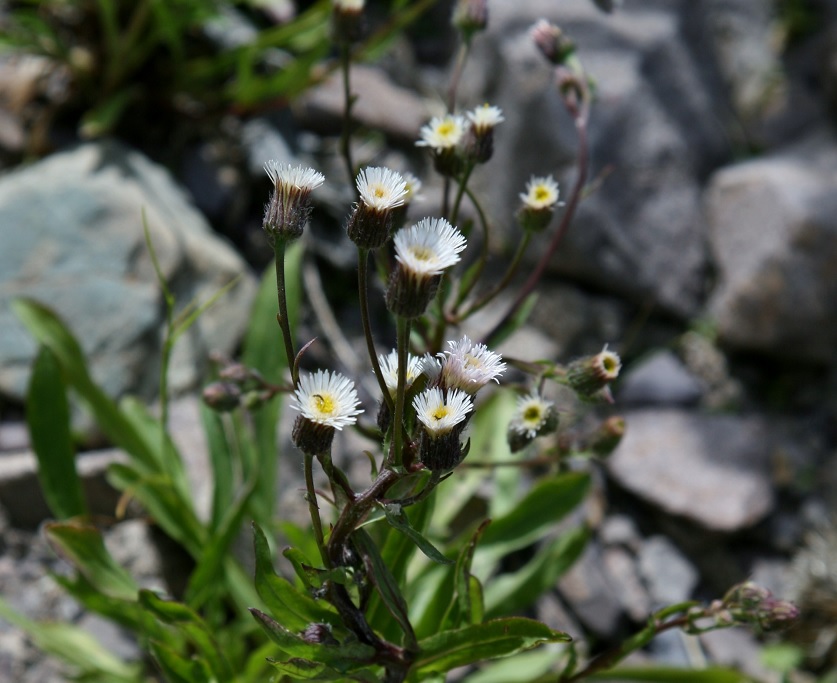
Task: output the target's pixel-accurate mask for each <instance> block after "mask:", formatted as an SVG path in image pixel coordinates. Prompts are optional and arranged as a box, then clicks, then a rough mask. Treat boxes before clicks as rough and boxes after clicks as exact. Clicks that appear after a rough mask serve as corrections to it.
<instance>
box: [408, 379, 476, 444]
mask: <svg viewBox="0 0 837 683" xmlns="http://www.w3.org/2000/svg"><path fill="white" fill-rule="evenodd" d="M473 407H474V403H473V401H472V399H471V397H470V396H469V395H468V394H466V393H465V392H464V391H459V390H457V389H453V390H449V391H448V392H447V395H445V392H444V391H442V390H441V389H440V388H439V387H434V388H432V389H425V390H424V391H423V392H421V393H420V394H419V395H418V396H416V397H415V398H414V399H413V408H414V409H415V411H416V418H417V419H418V421H419V422H421V424H422V425H424V429H425V430H426V431H427V433H428V434H429V435H430V436H431V437H432V438H434V439H435V438H438V437H440V436H442V435H444V434H447V433H448V432H450V431H451V430H452V429H453V428H454V427H455V426H456V425H458V424H459V423H461V422H462V421H463V420H464V419H465V418H466V417H467V416H468V413H469V412H471V410H472V409H473Z"/></svg>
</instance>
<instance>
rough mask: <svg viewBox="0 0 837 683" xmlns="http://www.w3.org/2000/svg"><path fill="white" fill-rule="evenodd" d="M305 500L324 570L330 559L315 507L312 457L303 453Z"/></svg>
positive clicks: (315, 496)
mask: <svg viewBox="0 0 837 683" xmlns="http://www.w3.org/2000/svg"><path fill="white" fill-rule="evenodd" d="M304 455H305V498H306V500H307V501H308V514H309V515H311V525H312V526H313V527H314V539H315V540H316V541H317V549H318V550H319V551H320V558H321V559H322V561H323V564H324V565H325V567H326V569H330V568H331V559H330V558H329V556H328V552H327V551H326V545H325V536H324V535H323V523H322V521H321V520H320V506H319V505H317V492H316V490H315V489H314V468H313V463H314V456H313V455H312V454H311V453H305V454H304Z"/></svg>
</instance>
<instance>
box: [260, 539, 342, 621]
mask: <svg viewBox="0 0 837 683" xmlns="http://www.w3.org/2000/svg"><path fill="white" fill-rule="evenodd" d="M253 542H254V546H255V553H256V591H257V592H258V594H259V597H260V598H261V599H262V600H263V601H264V603H265V605H266V606H267V608H268V609H269V610H270V612H271V614H272V615H273V616H274V617H275V618H276V619H279V620H281V623H282V625H283V627H284V628H286V629H288V630H290V631H303V630H304V629H305V627H306V626H308V625H309V624H311V623H315V622H319V623H326V624H331V625H332V626H333V627H335V628H336V629H341V627H342V622H341V620H340V617H339V616H338V615H337V612H336V611H334V609H333V608H332V607H331V606H330V605H328V604H327V603H324V602H318V601H316V600H314V598H312V597H310V596H308V595H305V594H304V593H301V592H299V591H298V590H297V589H296V588H295V587H294V586H293V584H291V582H290V581H288V580H287V579H285V578H283V577H281V576H279V575H278V574H277V573H276V572H275V571H274V569H273V560H272V558H271V555H270V546H269V545H268V543H267V537H266V536H265V534H264V532H263V531H262V530H261V529H260V528H259V526H258V525H257V524H253Z"/></svg>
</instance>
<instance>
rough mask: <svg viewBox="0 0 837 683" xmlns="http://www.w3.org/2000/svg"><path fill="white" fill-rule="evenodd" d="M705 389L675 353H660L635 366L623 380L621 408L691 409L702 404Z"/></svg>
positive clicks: (620, 391) (621, 384)
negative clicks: (683, 407) (649, 406)
mask: <svg viewBox="0 0 837 683" xmlns="http://www.w3.org/2000/svg"><path fill="white" fill-rule="evenodd" d="M702 395H703V387H702V386H701V383H700V381H699V380H698V379H697V378H696V377H695V376H694V375H693V374H692V373H690V372H689V371H688V370H687V369H686V368H685V366H684V365H683V363H681V362H680V359H679V358H678V357H677V356H676V355H675V354H674V353H672V352H671V351H666V350H662V351H656V352H655V353H653V354H651V355H650V356H648V357H646V358H644V359H642V361H641V362H639V363H634V364H632V365H631V367H630V370H629V371H628V372H627V373H626V374H625V376H624V377H622V378H620V382H619V390H618V391H617V392H616V398H617V400H618V401H619V405H622V406H627V405H669V406H678V405H679V406H688V405H695V404H697V403H699V402H700V399H701V397H702Z"/></svg>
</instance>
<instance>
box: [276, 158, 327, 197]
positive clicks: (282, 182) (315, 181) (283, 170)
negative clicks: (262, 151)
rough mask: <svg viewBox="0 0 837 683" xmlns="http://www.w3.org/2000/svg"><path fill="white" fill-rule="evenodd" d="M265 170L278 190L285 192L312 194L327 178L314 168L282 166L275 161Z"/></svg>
mask: <svg viewBox="0 0 837 683" xmlns="http://www.w3.org/2000/svg"><path fill="white" fill-rule="evenodd" d="M264 170H265V172H266V173H267V175H268V177H269V178H270V180H271V182H272V183H273V185H274V186H275V187H276V189H277V190H281V191H284V192H289V191H292V190H300V191H302V192H311V191H313V190H316V189H317V188H318V187H319V186H320V185H322V184H323V183H324V182H325V176H324V175H323V174H322V173H320V172H319V171H315V170H314V169H313V168H307V167H305V166H292V165H291V164H281V163H279V162H278V161H276V160H274V159H271V160H270V161H268V162H267V163H266V164H265V165H264Z"/></svg>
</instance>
